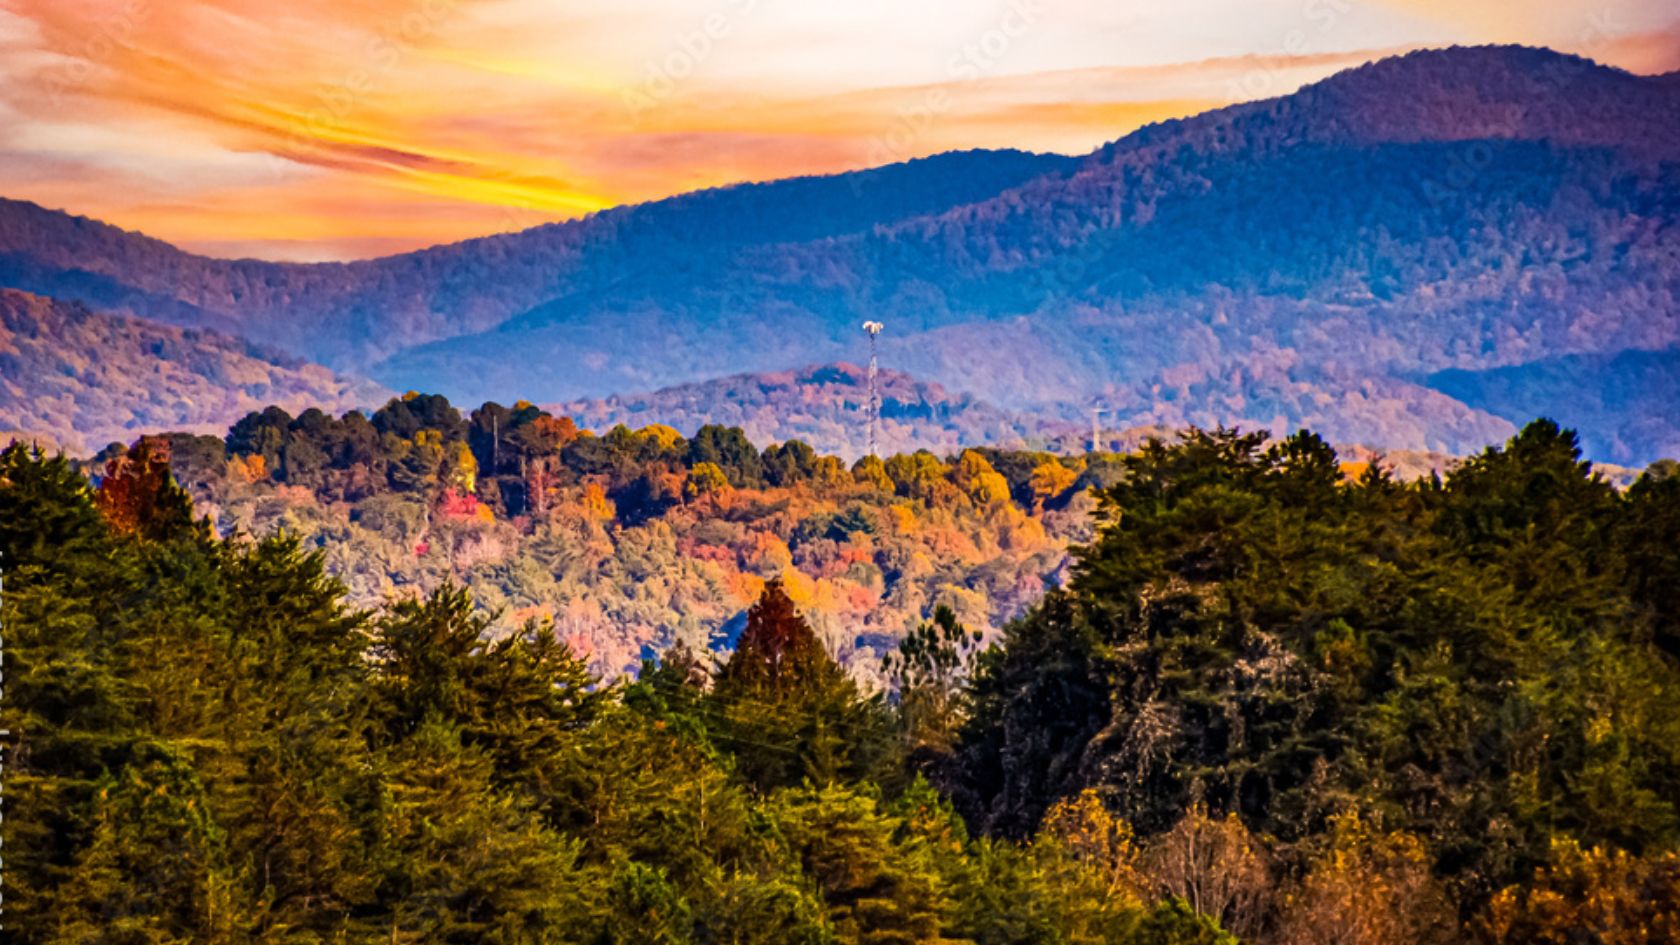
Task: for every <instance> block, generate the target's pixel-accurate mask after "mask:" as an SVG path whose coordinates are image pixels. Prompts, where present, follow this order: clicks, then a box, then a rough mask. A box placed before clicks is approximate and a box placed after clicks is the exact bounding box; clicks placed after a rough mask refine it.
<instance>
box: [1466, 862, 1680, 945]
mask: <svg viewBox="0 0 1680 945" xmlns="http://www.w3.org/2000/svg"><path fill="white" fill-rule="evenodd" d="M1482 925H1483V932H1484V933H1485V935H1486V937H1487V939H1488V940H1489V941H1491V942H1494V943H1497V945H1576V943H1591V945H1674V943H1680V853H1674V852H1669V853H1665V854H1660V855H1652V856H1648V857H1643V858H1642V857H1636V856H1633V855H1632V854H1629V853H1628V852H1627V851H1625V850H1617V851H1614V852H1612V851H1609V850H1604V849H1602V848H1598V847H1594V848H1592V849H1582V848H1581V846H1580V844H1578V843H1576V842H1575V841H1573V840H1555V841H1553V842H1552V862H1551V864H1550V865H1549V866H1547V867H1544V868H1542V869H1539V870H1537V871H1535V875H1534V882H1533V883H1531V884H1529V885H1528V886H1526V887H1521V886H1512V887H1509V888H1507V889H1504V890H1502V891H1501V892H1500V893H1499V894H1498V895H1496V896H1494V897H1493V901H1492V902H1490V903H1489V904H1488V907H1487V911H1486V913H1485V915H1484V917H1483V923H1482Z"/></svg>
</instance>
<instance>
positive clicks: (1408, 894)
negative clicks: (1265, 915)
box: [1277, 813, 1457, 945]
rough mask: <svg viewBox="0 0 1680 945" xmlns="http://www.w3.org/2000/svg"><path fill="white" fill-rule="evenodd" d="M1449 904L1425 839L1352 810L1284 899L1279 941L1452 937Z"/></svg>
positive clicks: (1409, 942)
mask: <svg viewBox="0 0 1680 945" xmlns="http://www.w3.org/2000/svg"><path fill="white" fill-rule="evenodd" d="M1456 928H1457V920H1456V917H1455V916H1454V914H1453V909H1452V903H1451V900H1450V899H1449V897H1448V896H1447V893H1446V890H1445V889H1443V888H1442V887H1441V885H1440V883H1439V882H1437V881H1436V880H1435V878H1434V877H1433V876H1432V875H1431V874H1430V863H1429V857H1428V855H1427V853H1426V851H1425V850H1424V846H1423V842H1422V841H1421V840H1419V839H1418V838H1417V837H1415V836H1412V835H1411V834H1407V833H1401V832H1388V833H1385V832H1383V831H1381V830H1379V829H1377V828H1376V827H1375V826H1374V825H1372V824H1371V823H1370V822H1369V821H1367V820H1364V819H1362V818H1361V817H1360V816H1359V815H1358V814H1356V813H1348V814H1344V815H1342V816H1340V817H1337V818H1335V820H1334V822H1333V825H1332V827H1331V842H1330V846H1329V848H1328V849H1326V850H1325V851H1324V852H1323V853H1322V854H1321V855H1320V856H1318V857H1317V858H1316V859H1315V860H1314V861H1313V863H1312V865H1311V867H1310V869H1309V870H1308V872H1307V875H1306V876H1305V877H1303V878H1302V879H1301V881H1300V882H1299V883H1297V884H1296V886H1295V888H1294V889H1292V890H1291V891H1290V892H1289V893H1288V894H1287V895H1286V896H1285V898H1284V903H1283V914H1282V916H1281V918H1280V921H1279V928H1278V933H1277V941H1278V942H1279V943H1280V945H1423V943H1429V942H1445V941H1449V940H1451V939H1452V937H1453V936H1452V933H1453V932H1454V931H1456Z"/></svg>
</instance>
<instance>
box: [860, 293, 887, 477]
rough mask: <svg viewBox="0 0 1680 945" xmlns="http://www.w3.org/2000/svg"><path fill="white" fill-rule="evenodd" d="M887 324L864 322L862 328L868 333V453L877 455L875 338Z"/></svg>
mask: <svg viewBox="0 0 1680 945" xmlns="http://www.w3.org/2000/svg"><path fill="white" fill-rule="evenodd" d="M886 327H887V326H885V325H883V324H881V323H880V322H864V323H863V330H864V331H865V332H866V333H868V335H869V455H871V456H876V455H879V454H878V453H877V449H876V441H875V428H876V427H877V426H878V425H879V424H880V422H881V393H880V391H878V390H877V389H876V387H875V373H876V371H877V370H878V365H879V361H878V360H877V358H876V347H877V345H876V340H875V339H876V338H877V337H878V336H879V335H880V334H881V330H882V329H884V328H886Z"/></svg>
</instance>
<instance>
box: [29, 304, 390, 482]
mask: <svg viewBox="0 0 1680 945" xmlns="http://www.w3.org/2000/svg"><path fill="white" fill-rule="evenodd" d="M388 396H389V394H388V393H387V392H386V391H384V390H382V389H381V388H380V387H379V386H378V385H377V384H372V383H368V382H365V381H353V380H350V379H347V378H344V377H340V376H338V375H336V374H334V373H333V372H331V371H329V370H327V369H326V368H324V367H321V366H320V365H318V364H310V363H308V362H305V361H302V360H300V359H298V358H295V357H292V356H291V355H288V354H285V353H283V352H280V351H276V350H274V349H272V348H265V347H262V346H260V345H255V344H252V343H250V342H247V341H241V340H239V339H237V338H233V337H230V336H228V335H224V334H221V333H219V332H214V331H209V330H205V329H196V328H187V329H182V328H174V327H170V326H168V325H160V324H156V323H153V322H148V321H144V320H142V319H138V318H130V317H126V316H122V315H111V314H106V313H102V312H92V311H89V310H88V309H87V308H86V307H84V306H81V305H77V304H66V303H63V302H58V301H54V300H52V299H46V298H42V297H40V296H36V295H30V294H28V293H24V292H15V291H12V290H10V289H0V437H4V438H7V439H9V438H10V436H11V435H22V436H25V437H30V436H34V437H41V438H43V439H44V441H46V442H53V443H57V444H59V445H61V446H63V447H65V448H67V449H70V450H72V451H74V452H76V453H78V454H80V455H88V454H91V453H93V452H95V451H97V450H99V449H100V448H102V447H104V446H105V445H106V444H107V443H112V442H120V443H125V444H126V443H128V442H130V441H132V440H133V439H134V438H135V437H137V436H139V435H140V434H142V433H147V432H155V431H161V430H190V431H195V432H212V431H215V432H219V431H221V430H225V429H226V428H227V426H228V425H229V424H230V423H232V422H233V421H235V420H237V419H239V418H240V417H242V416H244V415H245V414H247V413H249V412H250V411H252V410H260V409H262V408H263V407H264V406H267V405H270V404H279V405H282V406H284V407H287V408H289V409H292V410H303V409H306V408H308V407H320V408H324V409H326V410H332V411H342V410H349V409H352V408H358V407H364V406H369V405H372V404H376V403H379V402H381V401H383V400H384V399H385V398H386V397H388Z"/></svg>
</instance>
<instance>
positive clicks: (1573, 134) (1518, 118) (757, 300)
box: [377, 48, 1680, 452]
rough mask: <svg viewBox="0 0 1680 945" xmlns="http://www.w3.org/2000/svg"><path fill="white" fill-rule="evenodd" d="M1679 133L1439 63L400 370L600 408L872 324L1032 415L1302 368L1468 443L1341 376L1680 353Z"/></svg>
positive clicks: (1484, 54)
mask: <svg viewBox="0 0 1680 945" xmlns="http://www.w3.org/2000/svg"><path fill="white" fill-rule="evenodd" d="M1677 128H1680V95H1677V90H1676V88H1675V87H1674V85H1673V84H1672V83H1670V82H1666V81H1664V80H1660V79H1649V78H1642V77H1638V76H1632V75H1629V74H1626V73H1622V72H1618V71H1616V70H1611V69H1606V68H1602V67H1599V66H1596V65H1593V64H1591V63H1589V62H1586V61H1585V60H1580V59H1576V58H1573V57H1567V56H1561V55H1557V54H1554V53H1549V52H1544V51H1538V50H1527V49H1516V48H1485V49H1456V50H1448V51H1440V52H1432V53H1420V54H1415V55H1412V56H1407V57H1403V58H1400V59H1394V60H1387V61H1384V62H1381V63H1377V64H1375V65H1372V66H1368V67H1364V68H1362V69H1358V70H1353V71H1351V72H1348V73H1344V74H1342V75H1339V76H1335V77H1332V78H1331V79H1328V80H1326V81H1324V82H1322V83H1319V84H1318V85H1315V86H1312V87H1309V88H1307V89H1304V90H1303V91H1301V92H1299V93H1297V94H1295V95H1292V96H1287V97H1285V98H1283V99H1279V100H1276V101H1272V102H1262V103H1255V104H1251V105H1245V106H1238V107H1235V108H1230V109H1225V110H1222V111H1218V112H1213V113H1210V114H1207V115H1203V116H1199V117H1197V118H1193V119H1188V120H1185V121H1178V122H1170V123H1167V124H1164V125H1161V126H1156V127H1152V128H1149V129H1145V130H1143V131H1140V132H1138V133H1136V134H1134V135H1131V136H1129V137H1127V138H1125V139H1123V140H1121V141H1120V142H1117V143H1116V144H1114V145H1111V146H1109V147H1107V148H1104V149H1102V150H1101V151H1099V152H1098V153H1097V154H1095V155H1093V156H1092V157H1091V158H1090V159H1088V160H1087V161H1086V162H1085V163H1084V164H1082V165H1081V167H1080V169H1079V170H1078V171H1077V172H1075V173H1074V174H1071V175H1067V176H1062V177H1056V178H1052V179H1044V180H1038V181H1032V182H1029V183H1027V184H1024V185H1023V186H1021V187H1019V188H1016V189H1014V190H1011V191H1008V192H1005V193H1003V194H1000V195H999V196H997V197H995V198H993V199H991V200H988V201H982V202H978V203H975V204H971V205H968V206H964V207H959V208H956V209H953V210H951V211H948V212H946V213H943V214H938V215H932V216H928V217H924V218H919V219H915V220H910V221H906V222H904V223H901V224H898V225H896V226H892V227H883V228H877V229H875V230H872V231H870V232H867V233H859V234H855V235H852V236H847V237H843V238H838V239H832V240H823V241H816V242H808V243H804V244H799V245H769V246H755V247H746V248H744V249H743V250H742V251H741V252H740V253H739V256H738V258H737V259H736V260H735V261H734V262H733V264H731V265H727V266H723V267H719V268H716V269H711V270H706V271H702V272H699V273H694V274H685V278H684V279H683V280H682V281H681V284H680V285H671V284H668V283H666V282H664V281H662V280H659V279H648V280H643V281H636V282H627V283H623V284H619V285H615V286H613V287H611V288H610V289H608V290H605V291H600V292H596V293H586V294H578V295H570V296H566V297H563V298H560V299H556V300H554V301H552V302H549V303H547V304H545V305H543V306H540V307H538V308H536V309H534V310H533V311H531V312H529V313H527V314H525V315H522V316H519V317H517V318H513V319H510V320H509V321H507V322H506V323H504V324H503V325H501V326H500V327H498V328H497V329H495V330H493V331H491V332H487V333H484V334H482V335H478V336H473V337H463V338H458V339H454V340H451V341H448V342H442V343H439V344H435V345H429V346H423V347H420V348H417V349H413V350H410V351H406V352H404V353H402V354H399V355H397V356H396V357H394V358H392V359H391V360H389V361H388V362H386V363H385V364H383V365H381V366H380V367H379V368H378V369H377V376H380V377H383V378H386V379H388V380H389V381H390V382H392V383H400V384H404V385H410V384H412V385H419V386H424V387H428V388H432V387H436V388H439V389H443V390H447V391H452V392H454V393H456V394H458V395H459V396H461V397H463V398H465V399H469V400H471V399H477V398H478V397H480V396H493V395H503V394H504V393H505V392H507V391H511V390H514V389H519V390H526V391H529V390H530V389H531V384H532V382H533V379H532V378H530V377H529V376H527V375H526V374H524V372H523V371H522V365H525V364H528V363H530V362H531V361H532V360H535V361H537V362H540V363H543V364H545V365H547V366H549V367H550V368H551V370H549V371H547V372H544V374H543V375H542V376H540V377H538V378H535V379H534V380H535V383H536V384H538V385H540V389H539V394H541V395H542V396H545V397H549V398H561V397H565V396H567V395H571V394H577V393H583V394H597V395H598V394H602V393H606V392H610V391H615V390H625V389H636V388H653V387H661V386H666V385H670V384H675V383H682V382H685V381H689V380H693V379H695V378H702V377H708V376H716V375H719V374H725V373H735V372H739V371H743V370H747V371H757V370H771V369H776V368H779V367H783V366H785V365H787V364H789V363H800V362H805V361H809V360H812V359H822V360H829V359H836V358H844V357H853V358H855V357H857V356H858V353H859V349H860V347H861V341H860V338H859V336H858V334H857V330H856V326H857V323H858V322H859V321H860V320H861V319H862V318H865V317H868V318H879V319H882V320H884V321H886V322H887V323H888V325H889V335H888V337H887V339H886V340H885V346H884V355H885V357H886V359H887V363H890V364H891V365H892V366H894V367H896V368H901V369H904V370H907V371H908V372H910V373H912V374H914V375H916V376H919V377H926V378H929V379H932V380H936V381H939V382H941V383H943V384H945V385H947V386H948V387H951V388H953V389H958V390H971V391H975V392H978V393H982V394H983V395H984V396H986V397H987V398H988V399H990V400H993V401H995V402H997V403H999V404H1000V405H1001V406H1003V407H1006V408H1009V409H1030V410H1034V411H1041V412H1042V411H1046V410H1067V409H1069V405H1083V404H1085V403H1087V402H1089V401H1090V400H1092V399H1093V398H1102V397H1108V396H1113V395H1119V396H1122V397H1129V396H1131V393H1132V392H1136V391H1137V390H1139V389H1140V385H1143V387H1144V388H1145V389H1149V388H1153V387H1154V386H1156V385H1155V382H1154V381H1153V380H1152V379H1153V378H1156V377H1157V376H1167V377H1177V378H1179V379H1181V381H1182V383H1180V384H1177V385H1171V384H1169V385H1168V386H1169V387H1173V386H1177V387H1180V388H1183V389H1185V390H1186V392H1187V396H1194V395H1195V394H1194V392H1195V390H1196V385H1197V384H1198V383H1203V382H1219V383H1224V381H1225V380H1226V379H1228V378H1230V377H1232V376H1234V375H1239V374H1247V375H1256V374H1275V373H1276V368H1277V366H1278V365H1279V364H1287V365H1290V367H1289V368H1288V371H1287V372H1286V376H1285V377H1284V378H1283V379H1284V380H1286V381H1288V382H1289V383H1290V384H1306V385H1308V386H1314V387H1316V388H1317V389H1316V390H1315V391H1313V392H1312V395H1311V397H1309V398H1307V399H1308V400H1311V401H1313V402H1315V409H1314V410H1312V411H1310V412H1301V411H1297V410H1293V409H1290V410H1285V411H1284V412H1282V413H1281V414H1280V415H1279V416H1278V417H1277V418H1276V419H1277V422H1278V423H1279V424H1282V425H1299V424H1300V423H1303V422H1305V421H1306V418H1307V417H1308V416H1312V417H1314V418H1315V422H1316V423H1318V424H1319V425H1321V426H1325V427H1328V428H1332V429H1336V430H1338V435H1339V436H1346V437H1347V438H1350V439H1356V440H1360V441H1366V442H1378V443H1384V444H1386V445H1390V446H1396V447H1408V448H1417V449H1447V450H1451V451H1455V452H1462V451H1465V450H1468V449H1472V448H1475V447H1476V446H1479V445H1481V444H1482V443H1484V442H1486V441H1485V440H1484V439H1480V438H1481V437H1484V436H1487V435H1490V434H1491V435H1494V436H1503V435H1505V433H1506V432H1508V431H1507V430H1505V429H1504V426H1503V423H1502V422H1498V421H1495V422H1492V423H1489V422H1488V421H1490V420H1493V418H1491V417H1488V416H1487V415H1486V414H1481V415H1480V417H1479V418H1478V417H1477V416H1476V414H1477V413H1478V412H1477V411H1473V410H1470V409H1468V408H1466V407H1464V406H1463V405H1460V404H1455V403H1452V402H1450V401H1448V400H1447V399H1445V398H1441V397H1438V396H1434V395H1433V394H1431V393H1429V392H1426V391H1423V390H1422V389H1413V390H1410V391H1408V392H1407V393H1406V394H1405V396H1401V397H1385V398H1384V399H1385V400H1387V401H1388V402H1389V404H1390V406H1392V407H1396V408H1400V409H1396V410H1390V409H1387V408H1385V409H1384V410H1379V411H1375V412H1373V411H1370V410H1367V409H1364V408H1360V409H1356V410H1352V411H1344V410H1340V409H1339V408H1338V404H1337V402H1338V401H1340V400H1341V399H1342V398H1343V393H1344V389H1343V387H1342V386H1340V385H1331V386H1329V387H1323V386H1319V385H1320V381H1321V380H1322V379H1323V378H1326V377H1336V378H1355V379H1357V378H1365V379H1369V380H1370V382H1371V383H1372V384H1374V385H1376V386H1377V387H1379V388H1383V389H1385V390H1388V391H1390V392H1394V393H1397V392H1399V391H1400V390H1401V389H1402V388H1404V387H1405V386H1406V384H1407V383H1408V382H1407V381H1406V380H1405V378H1407V377H1410V376H1415V375H1417V374H1419V373H1428V372H1433V371H1438V370H1444V369H1448V368H1464V369H1487V368H1492V367H1499V366H1504V365H1510V364H1520V363H1524V362H1527V361H1531V360H1535V359H1542V358H1550V357H1557V356H1561V355H1567V354H1577V353H1612V352H1615V351H1619V350H1624V349H1627V348H1659V347H1664V346H1667V345H1671V344H1674V343H1675V342H1676V341H1680V314H1677V313H1680V300H1677V298H1676V296H1677V289H1680V230H1677V229H1676V228H1675V227H1674V226H1673V225H1672V223H1673V221H1675V220H1676V219H1680V169H1677V167H1680V165H1677V163H1676V162H1677V159H1680V143H1677V142H1680V132H1677V131H1676V129H1677ZM510 352H518V355H517V356H510ZM1204 387H1205V384H1204ZM1294 399H1296V400H1299V399H1300V398H1294ZM1289 400H1290V398H1285V399H1284V401H1283V403H1284V404H1285V405H1287V402H1288V401H1289ZM1187 406H1188V407H1189V408H1191V409H1190V413H1192V414H1195V413H1200V414H1202V415H1206V414H1208V413H1210V412H1215V411H1212V410H1202V409H1200V407H1201V406H1203V405H1195V404H1190V405H1187ZM1235 409H1236V410H1237V411H1238V412H1237V413H1236V414H1234V416H1235V417H1249V416H1250V414H1249V413H1248V412H1246V411H1245V410H1244V408H1242V407H1241V406H1238V407H1236V408H1235ZM1223 410H1224V408H1220V411H1221V412H1222V411H1223ZM1221 415H1224V416H1233V415H1232V414H1230V413H1223V412H1222V413H1221Z"/></svg>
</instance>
